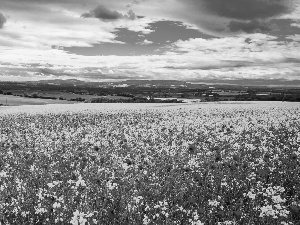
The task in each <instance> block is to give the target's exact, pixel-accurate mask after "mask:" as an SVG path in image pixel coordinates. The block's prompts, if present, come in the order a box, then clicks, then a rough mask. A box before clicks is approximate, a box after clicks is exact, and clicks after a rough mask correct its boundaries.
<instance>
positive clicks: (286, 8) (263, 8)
mask: <svg viewBox="0 0 300 225" xmlns="http://www.w3.org/2000/svg"><path fill="white" fill-rule="evenodd" d="M193 1H194V2H195V3H196V4H199V6H204V7H206V9H207V10H208V11H209V12H211V13H215V14H217V15H219V16H221V17H226V18H234V19H242V20H252V19H266V18H271V17H274V16H279V15H282V14H286V13H290V12H291V11H292V10H293V2H294V1H293V0H229V1H224V0H193Z"/></svg>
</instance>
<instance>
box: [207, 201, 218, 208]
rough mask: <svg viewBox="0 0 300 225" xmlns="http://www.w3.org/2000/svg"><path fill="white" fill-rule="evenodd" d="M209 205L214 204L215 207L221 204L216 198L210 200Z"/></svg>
mask: <svg viewBox="0 0 300 225" xmlns="http://www.w3.org/2000/svg"><path fill="white" fill-rule="evenodd" d="M208 205H209V206H213V207H217V206H218V205H220V202H218V201H216V200H208Z"/></svg>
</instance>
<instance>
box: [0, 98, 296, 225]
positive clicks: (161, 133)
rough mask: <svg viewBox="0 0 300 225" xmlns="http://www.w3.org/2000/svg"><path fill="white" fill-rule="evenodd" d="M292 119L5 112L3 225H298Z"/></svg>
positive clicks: (276, 107)
mask: <svg viewBox="0 0 300 225" xmlns="http://www.w3.org/2000/svg"><path fill="white" fill-rule="evenodd" d="M299 110H300V104H299V103H281V102H276V103H270V102H260V103H257V102H248V103H237V102H235V103H234V104H231V103H224V104H213V103H203V104H180V105H174V104H173V105H172V104H76V105H51V106H50V105H46V106H20V107H1V109H0V222H1V223H3V224H73V225H75V224H81V225H83V224H124V225H125V224H134V225H135V224H143V225H147V224H168V225H169V224H170V225H171V224H184V225H185V224H192V225H201V224H249V225H250V224H251V225H252V224H253V225H256V224H267V225H268V224H270V225H271V224H272V225H273V224H300V178H299V177H300V160H299V158H300V114H299ZM24 112H25V113H24Z"/></svg>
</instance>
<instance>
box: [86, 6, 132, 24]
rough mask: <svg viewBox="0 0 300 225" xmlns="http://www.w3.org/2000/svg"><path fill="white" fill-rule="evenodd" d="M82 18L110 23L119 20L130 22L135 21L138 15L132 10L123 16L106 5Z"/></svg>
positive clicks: (98, 7)
mask: <svg viewBox="0 0 300 225" xmlns="http://www.w3.org/2000/svg"><path fill="white" fill-rule="evenodd" d="M81 17H84V18H90V17H91V18H98V19H100V20H104V21H110V20H118V19H129V20H135V19H136V15H135V13H134V12H133V11H132V10H130V11H128V12H127V14H122V13H120V12H118V11H116V10H111V9H109V8H107V7H105V6H104V5H99V6H97V7H96V8H95V9H92V10H91V11H89V12H87V13H83V14H82V15H81Z"/></svg>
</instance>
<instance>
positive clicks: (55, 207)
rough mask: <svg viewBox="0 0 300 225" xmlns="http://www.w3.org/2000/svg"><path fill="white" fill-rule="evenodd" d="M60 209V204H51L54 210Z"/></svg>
mask: <svg viewBox="0 0 300 225" xmlns="http://www.w3.org/2000/svg"><path fill="white" fill-rule="evenodd" d="M60 207H61V204H60V203H59V202H54V204H53V208H54V209H57V208H60Z"/></svg>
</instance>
